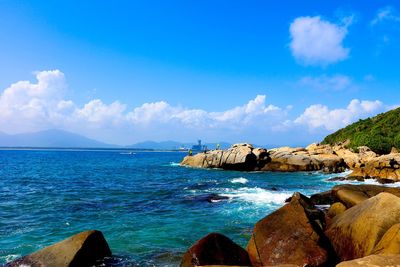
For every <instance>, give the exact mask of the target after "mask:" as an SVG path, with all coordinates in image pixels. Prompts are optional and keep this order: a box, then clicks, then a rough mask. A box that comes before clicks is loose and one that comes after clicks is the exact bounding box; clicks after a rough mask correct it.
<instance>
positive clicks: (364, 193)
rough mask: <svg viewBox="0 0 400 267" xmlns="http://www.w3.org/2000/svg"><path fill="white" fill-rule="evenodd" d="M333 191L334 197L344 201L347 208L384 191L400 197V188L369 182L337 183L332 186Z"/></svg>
mask: <svg viewBox="0 0 400 267" xmlns="http://www.w3.org/2000/svg"><path fill="white" fill-rule="evenodd" d="M331 192H332V193H331V194H332V198H333V199H334V200H336V201H340V202H342V203H343V204H344V205H345V206H346V207H347V208H350V207H352V206H354V205H357V204H359V203H361V202H362V201H364V200H366V199H368V198H371V197H373V196H376V195H377V194H379V193H382V192H388V193H391V194H393V195H396V196H398V197H400V188H396V187H387V186H381V185H368V184H362V185H352V184H344V185H337V186H334V187H333V188H332V190H331Z"/></svg>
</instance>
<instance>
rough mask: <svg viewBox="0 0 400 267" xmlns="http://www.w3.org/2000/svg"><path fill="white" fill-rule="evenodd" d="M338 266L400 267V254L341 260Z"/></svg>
mask: <svg viewBox="0 0 400 267" xmlns="http://www.w3.org/2000/svg"><path fill="white" fill-rule="evenodd" d="M336 267H400V255H399V254H392V255H371V256H367V257H364V258H360V259H355V260H352V261H344V262H341V263H339V264H338V265H336Z"/></svg>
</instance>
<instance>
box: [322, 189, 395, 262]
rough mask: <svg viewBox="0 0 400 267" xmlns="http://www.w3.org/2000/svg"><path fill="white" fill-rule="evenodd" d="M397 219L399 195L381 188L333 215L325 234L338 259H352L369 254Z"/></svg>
mask: <svg viewBox="0 0 400 267" xmlns="http://www.w3.org/2000/svg"><path fill="white" fill-rule="evenodd" d="M399 221H400V198H398V197H396V196H395V195H392V194H390V193H386V192H383V193H380V194H378V195H376V196H374V197H371V198H369V199H367V200H365V201H362V202H361V203H359V204H357V205H355V206H353V207H351V208H349V209H348V210H346V211H344V212H343V213H342V214H340V215H338V216H336V217H335V218H334V219H333V220H332V223H331V224H330V225H329V227H328V229H327V231H326V235H327V236H328V238H329V240H330V241H331V243H332V245H333V247H334V249H335V251H336V253H337V255H338V256H339V258H340V259H341V260H343V261H345V260H352V259H356V258H362V257H365V256H368V255H370V254H371V253H372V252H373V250H374V248H375V246H376V245H377V244H378V242H379V241H380V240H381V238H382V237H383V235H384V234H385V233H386V231H387V230H389V228H390V227H391V226H392V225H394V224H396V223H398V222H399Z"/></svg>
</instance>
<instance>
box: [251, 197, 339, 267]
mask: <svg viewBox="0 0 400 267" xmlns="http://www.w3.org/2000/svg"><path fill="white" fill-rule="evenodd" d="M324 224H325V219H324V215H323V213H322V212H321V211H319V210H317V209H316V208H315V207H314V206H313V205H312V204H311V202H310V200H309V199H307V198H306V197H305V196H303V195H301V194H299V193H295V194H294V195H293V196H292V198H291V200H290V202H289V203H288V204H286V205H285V206H283V207H282V208H280V209H278V210H277V211H275V212H273V213H271V214H270V215H268V216H266V217H265V218H263V219H262V220H260V221H258V222H257V223H256V225H255V227H254V230H253V235H252V237H251V239H250V241H249V243H248V245H247V251H248V252H249V256H250V260H251V262H252V263H253V266H274V265H279V264H295V265H301V266H303V265H307V266H320V265H322V264H324V263H326V262H328V261H334V260H335V259H334V257H332V255H331V254H330V249H329V243H327V240H326V238H325V236H324V235H323V232H322V229H323V227H324Z"/></svg>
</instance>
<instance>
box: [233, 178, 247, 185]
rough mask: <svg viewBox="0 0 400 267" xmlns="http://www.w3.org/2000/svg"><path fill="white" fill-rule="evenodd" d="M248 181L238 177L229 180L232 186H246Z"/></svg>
mask: <svg viewBox="0 0 400 267" xmlns="http://www.w3.org/2000/svg"><path fill="white" fill-rule="evenodd" d="M248 181H249V180H247V179H246V178H244V177H239V178H234V179H232V180H231V183H233V184H246V183H247V182H248Z"/></svg>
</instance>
